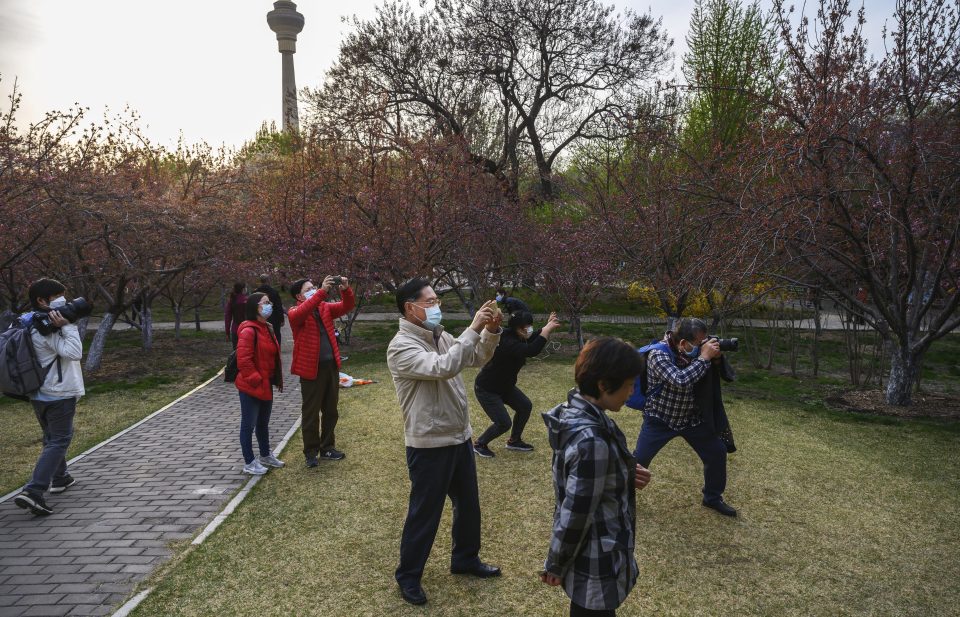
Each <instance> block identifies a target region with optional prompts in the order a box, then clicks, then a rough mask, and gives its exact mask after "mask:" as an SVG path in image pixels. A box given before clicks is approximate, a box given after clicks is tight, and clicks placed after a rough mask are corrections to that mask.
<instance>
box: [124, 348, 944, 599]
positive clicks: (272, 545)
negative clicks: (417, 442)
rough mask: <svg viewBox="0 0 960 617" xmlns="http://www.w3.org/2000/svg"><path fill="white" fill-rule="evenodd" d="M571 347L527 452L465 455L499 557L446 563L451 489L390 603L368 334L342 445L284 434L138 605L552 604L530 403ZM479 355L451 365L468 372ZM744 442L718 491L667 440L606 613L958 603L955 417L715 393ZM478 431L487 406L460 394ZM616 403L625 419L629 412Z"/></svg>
mask: <svg viewBox="0 0 960 617" xmlns="http://www.w3.org/2000/svg"><path fill="white" fill-rule="evenodd" d="M571 366H572V363H571V362H567V361H564V362H562V363H561V362H546V363H536V362H535V363H533V364H532V365H530V366H528V368H527V369H525V371H524V372H523V373H522V374H521V387H522V388H523V389H524V390H525V391H526V392H527V393H528V395H529V396H530V398H531V399H532V400H533V402H534V405H535V412H534V416H533V418H532V419H531V422H530V424H529V426H528V429H527V431H526V433H525V437H526V439H527V440H528V441H529V442H531V443H532V444H533V445H534V446H535V447H536V451H535V452H533V453H532V454H522V453H514V452H507V451H505V450H503V440H502V439H501V440H498V441H497V442H494V444H493V448H494V450H495V451H496V452H497V457H496V458H495V459H489V460H488V459H481V460H479V461H478V474H479V481H480V492H481V504H482V508H483V550H482V554H481V555H482V557H483V558H484V559H485V560H487V561H489V562H491V563H495V564H498V565H500V566H502V567H503V571H504V576H503V577H502V578H500V579H494V580H486V581H480V580H474V579H471V578H464V577H456V576H452V575H450V574H449V572H448V567H449V553H450V508H449V504H448V507H447V512H446V515H445V519H444V521H443V523H442V524H441V529H440V532H439V534H438V537H437V542H436V544H435V545H434V548H433V552H432V555H431V559H430V561H429V563H428V564H427V570H426V574H425V577H424V580H423V585H424V588H425V590H426V592H427V594H428V596H429V603H428V604H427V605H426V606H425V607H422V608H414V607H410V606H409V605H407V604H405V603H404V602H403V601H402V600H401V599H400V597H399V595H398V593H397V588H396V584H395V583H394V580H393V569H394V568H395V567H396V562H397V552H398V546H399V538H400V531H401V525H402V522H403V518H404V515H405V511H406V503H407V493H408V490H409V482H408V479H407V475H406V466H405V462H404V446H403V437H402V428H401V422H400V414H399V410H398V407H397V403H396V399H395V396H394V392H393V387H392V384H391V382H390V379H389V375H388V374H387V371H386V367H385V364H384V362H383V360H382V356H381V355H380V354H379V353H373V352H372V351H371V352H370V353H357V354H356V357H355V358H352V359H351V360H350V362H349V371H350V372H351V374H353V375H354V376H357V377H370V378H373V379H376V380H378V381H379V382H380V383H378V384H374V385H370V386H364V387H360V388H354V389H352V390H349V391H343V396H342V398H341V420H340V424H339V426H338V429H337V434H338V445H339V447H341V449H343V450H344V451H345V452H346V453H347V458H346V460H344V461H342V462H338V463H324V464H321V466H320V467H319V468H317V469H306V468H304V466H303V464H302V459H301V457H300V454H299V450H300V437H299V435H297V436H295V437H294V438H293V440H292V441H291V444H290V446H289V447H288V450H287V451H286V452H285V454H284V456H283V458H285V459H286V461H287V462H288V466H287V467H286V468H285V469H282V470H276V471H271V473H270V475H269V476H267V477H266V478H265V479H264V481H262V482H260V483H259V484H258V485H257V487H256V488H255V490H254V491H253V493H252V494H251V495H250V496H249V497H248V498H247V500H246V501H245V502H244V503H243V504H242V505H241V507H240V508H238V510H237V511H236V512H235V513H234V514H233V515H232V516H231V517H230V519H228V521H227V522H226V523H225V524H224V525H223V526H221V527H220V529H219V530H218V531H217V532H216V533H215V534H214V535H213V536H212V537H211V538H210V539H208V540H207V542H206V543H205V544H203V545H201V546H200V547H198V548H196V549H194V550H188V551H186V552H185V553H184V554H182V555H181V556H180V557H178V558H176V559H175V560H174V561H173V562H171V563H170V564H169V565H168V567H166V568H165V569H164V570H162V571H161V572H159V573H157V575H156V576H154V577H153V578H152V579H151V580H148V581H147V582H146V584H145V586H150V587H155V589H154V591H153V592H152V593H151V594H150V596H149V597H148V598H147V600H146V601H145V602H144V603H143V604H141V606H140V607H139V608H138V609H137V611H136V612H135V615H137V616H138V617H144V616H167V615H184V616H191V615H197V616H200V615H251V616H263V615H271V616H273V615H298V616H299V615H323V616H331V617H335V616H338V615H344V616H354V615H469V616H474V615H546V616H560V615H565V614H566V610H567V600H566V598H565V596H564V595H563V593H562V591H560V590H558V589H554V588H548V587H546V586H545V585H543V584H541V583H540V582H539V580H538V578H537V571H538V570H539V569H540V567H541V565H542V562H543V558H544V556H545V552H546V547H547V543H548V540H549V535H550V526H551V518H552V510H553V498H552V493H551V486H550V451H549V447H548V445H547V441H546V435H545V430H544V427H543V423H542V421H541V420H540V418H539V415H538V413H539V412H540V411H544V410H546V409H548V408H549V407H551V406H552V405H554V404H556V403H557V402H560V401H561V400H563V399H564V398H565V393H566V391H567V389H568V388H569V387H570V386H571V385H572V384H571V382H572V368H571ZM475 374H476V372H475V371H470V372H468V373H467V374H466V379H467V380H468V383H470V384H472V379H473V376H474V375H475ZM731 399H732V400H731V402H730V405H729V407H730V412H731V420H732V423H733V426H734V431H735V433H736V437H737V442H738V445H739V447H740V451H739V452H737V453H736V454H734V455H733V456H732V457H731V460H730V466H729V467H730V468H729V477H730V481H729V486H728V490H727V497H728V501H729V502H730V503H732V504H734V505H735V506H737V507H738V508H740V511H741V514H742V515H741V516H740V517H738V518H737V519H734V520H731V519H726V518H723V517H721V516H719V515H717V514H715V513H713V512H712V511H710V510H707V509H705V508H703V507H702V506H701V505H700V499H699V489H700V484H701V466H700V464H699V460H698V459H697V458H696V455H695V454H694V453H693V451H692V450H691V449H690V448H689V447H688V446H687V445H686V444H685V443H683V442H682V441H675V442H673V443H672V444H671V445H670V446H668V447H667V448H666V449H664V450H663V451H662V452H661V454H660V455H659V456H658V457H657V459H656V460H655V461H654V463H653V473H654V480H653V482H652V483H651V485H650V486H649V487H648V488H647V489H646V490H644V491H643V492H642V493H640V494H639V495H638V513H637V515H638V516H637V523H638V534H637V559H638V561H639V563H640V568H641V578H640V581H639V583H638V585H637V587H636V589H635V590H634V591H633V593H632V594H631V595H630V597H629V598H628V600H627V602H626V603H625V604H624V606H623V607H622V608H621V610H620V612H619V614H621V615H625V616H633V615H637V616H639V615H677V616H690V615H775V616H787V615H796V616H808V615H825V616H826V615H830V616H836V615H918V616H920V615H923V616H927V615H948V614H958V608H957V607H958V606H960V584H958V582H957V581H958V580H960V548H958V547H960V457H958V456H957V454H956V453H957V446H958V436H960V433H958V431H957V429H956V426H955V425H948V424H936V423H931V422H920V421H910V420H903V421H900V420H896V421H890V420H888V421H885V422H877V421H873V420H871V419H869V418H866V417H859V416H858V417H850V416H848V415H844V414H840V413H836V412H830V411H827V410H825V409H823V408H821V407H819V406H812V407H811V406H809V405H807V406H805V407H801V406H797V405H794V404H791V403H784V402H771V401H758V400H756V399H750V398H741V397H735V396H734V397H731ZM471 411H472V414H471V415H472V417H473V424H474V429H475V431H480V430H482V429H483V428H484V427H485V426H486V417H485V416H484V415H483V414H482V411H480V408H479V406H478V405H477V404H476V401H475V400H473V399H472V395H471ZM614 418H615V419H616V420H617V422H618V423H619V424H620V426H621V427H622V428H623V429H624V431H625V433H626V434H627V435H628V438H629V437H630V436H633V437H634V438H635V436H636V434H637V432H638V430H639V427H640V417H639V414H638V413H636V412H632V411H627V410H625V411H623V412H621V413H619V414H616V415H615V416H614Z"/></svg>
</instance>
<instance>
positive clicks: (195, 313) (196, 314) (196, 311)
mask: <svg viewBox="0 0 960 617" xmlns="http://www.w3.org/2000/svg"><path fill="white" fill-rule="evenodd" d="M193 323H194V324H196V326H197V332H199V331H200V305H199V304H198V305H197V306H195V307H193Z"/></svg>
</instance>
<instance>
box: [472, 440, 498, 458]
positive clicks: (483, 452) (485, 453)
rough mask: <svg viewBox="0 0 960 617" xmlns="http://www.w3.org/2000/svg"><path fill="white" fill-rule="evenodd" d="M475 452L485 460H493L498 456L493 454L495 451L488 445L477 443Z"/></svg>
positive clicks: (474, 446)
mask: <svg viewBox="0 0 960 617" xmlns="http://www.w3.org/2000/svg"><path fill="white" fill-rule="evenodd" d="M473 451H474V452H476V453H477V456H482V457H483V458H493V457H495V456H496V454H494V453H493V450H491V449H490V448H488V447H487V444H483V443H475V444H473Z"/></svg>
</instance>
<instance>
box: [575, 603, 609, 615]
mask: <svg viewBox="0 0 960 617" xmlns="http://www.w3.org/2000/svg"><path fill="white" fill-rule="evenodd" d="M616 615H617V611H616V610H615V609H610V610H599V611H598V610H594V609H592V608H584V607H582V606H580V605H579V604H576V603H575V602H573V601H571V602H570V617H616Z"/></svg>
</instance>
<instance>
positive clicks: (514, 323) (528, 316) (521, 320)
mask: <svg viewBox="0 0 960 617" xmlns="http://www.w3.org/2000/svg"><path fill="white" fill-rule="evenodd" d="M532 324H533V313H531V312H530V311H516V312H515V313H511V315H510V319H509V320H507V328H509V329H510V330H515V329H516V328H520V327H522V326H529V325H532Z"/></svg>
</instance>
